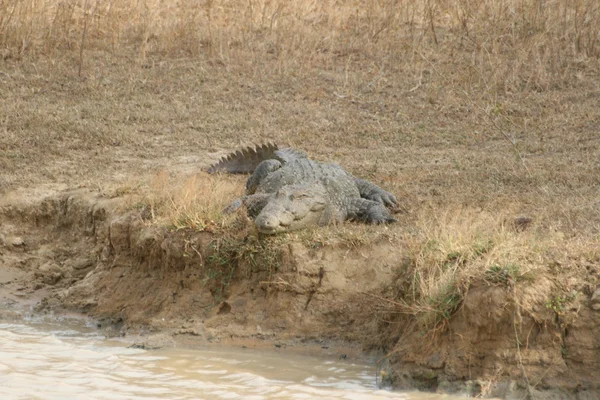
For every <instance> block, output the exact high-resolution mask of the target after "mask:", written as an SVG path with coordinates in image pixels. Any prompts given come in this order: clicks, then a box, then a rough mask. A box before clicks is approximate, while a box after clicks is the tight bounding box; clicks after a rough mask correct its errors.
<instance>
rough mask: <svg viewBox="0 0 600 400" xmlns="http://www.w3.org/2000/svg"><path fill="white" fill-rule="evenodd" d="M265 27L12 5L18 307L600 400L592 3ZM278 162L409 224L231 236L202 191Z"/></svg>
mask: <svg viewBox="0 0 600 400" xmlns="http://www.w3.org/2000/svg"><path fill="white" fill-rule="evenodd" d="M259 3H260V4H259V5H257V4H258V3H255V2H249V3H247V2H240V1H238V0H233V1H210V2H205V3H202V4H201V3H198V2H185V1H184V2H180V3H178V4H173V5H164V4H163V3H162V2H159V1H147V2H142V3H140V2H133V1H129V0H117V1H114V2H109V3H106V4H104V3H102V4H101V3H94V2H82V1H78V0H73V1H66V2H60V3H56V2H54V1H45V0H44V1H39V2H35V4H34V3H27V2H5V3H2V4H1V5H0V98H1V99H2V101H1V102H0V171H1V173H0V297H1V298H2V300H1V301H2V302H4V303H6V304H14V305H15V307H25V308H31V309H32V310H34V311H35V312H37V313H44V312H49V313H60V312H73V313H78V314H84V315H88V316H90V317H91V318H93V319H94V320H96V321H98V324H100V326H101V329H103V330H104V331H105V333H106V335H108V336H120V335H123V334H124V335H126V336H128V335H133V336H136V337H137V336H140V337H141V336H143V337H155V336H154V335H159V336H156V338H158V337H162V338H163V339H164V338H175V339H177V340H179V339H183V338H186V340H187V339H189V338H191V340H198V343H210V342H218V343H225V342H228V341H229V342H232V341H238V342H239V343H242V342H243V343H246V345H250V344H251V343H256V345H257V346H258V345H259V344H261V345H262V344H265V345H267V346H271V345H272V346H275V345H279V346H288V347H290V348H291V347H302V346H304V345H305V344H306V345H307V346H308V344H309V343H310V344H311V346H313V345H314V346H315V348H316V349H322V348H323V347H329V348H330V349H334V348H340V349H341V348H342V347H344V350H340V354H346V353H347V352H350V350H348V349H347V348H346V347H348V348H354V349H357V350H356V354H359V350H360V352H363V351H365V352H370V351H373V352H380V353H381V354H384V355H387V357H386V358H385V360H386V361H385V362H386V363H389V365H390V367H389V372H386V376H387V378H386V379H387V380H388V381H390V382H393V384H394V385H395V386H397V387H417V388H421V389H424V390H440V391H441V390H447V391H454V390H458V391H459V392H462V393H472V394H476V393H480V394H481V395H482V396H483V395H497V396H501V397H502V396H508V397H510V396H513V397H514V396H516V397H518V398H520V397H522V395H529V396H530V397H535V396H538V392H537V391H538V390H543V391H545V392H544V393H546V394H545V395H547V396H550V395H551V394H552V393H554V394H555V395H556V396H558V398H568V396H570V397H571V398H579V399H584V398H586V397H585V396H592V394H591V393H593V392H592V391H594V390H598V387H599V385H600V382H599V381H598V379H597V377H598V376H600V371H598V370H599V369H600V365H599V363H598V354H599V351H600V350H599V349H600V343H599V342H598V339H597V335H595V332H597V331H598V324H599V317H598V315H599V313H600V311H598V307H599V306H598V302H599V297H600V293H599V284H600V276H599V271H600V253H599V250H598V249H599V248H600V246H599V244H600V243H599V239H598V238H599V237H600V235H599V232H600V203H599V202H598V199H600V178H599V177H600V163H599V162H598V160H600V140H599V137H598V126H599V121H600V108H599V107H598V99H599V98H600V87H599V86H598V82H599V77H600V61H599V58H598V55H599V54H600V51H599V48H598V43H599V42H598V41H597V40H596V38H597V37H598V32H599V29H600V14H599V12H598V7H597V4H596V2H595V1H592V0H577V1H566V0H559V1H558V2H557V3H556V7H550V6H540V3H539V2H537V1H536V2H527V1H526V2H513V1H510V0H506V1H504V0H503V1H499V2H496V3H495V4H496V5H497V7H489V5H488V4H487V3H481V4H477V5H475V4H470V3H469V4H467V3H468V2H466V3H465V2H462V1H450V2H439V1H417V2H402V1H400V2H397V1H382V2H377V4H374V5H373V6H372V7H362V6H360V4H355V3H353V2H342V3H339V2H334V3H327V2H322V3H319V4H316V3H314V4H313V3H311V2H306V1H299V2H284V1H271V2H259ZM7 16H8V17H7ZM267 141H270V142H276V143H278V144H281V145H291V146H293V147H295V148H298V149H301V150H303V151H306V152H307V153H308V154H309V156H310V157H311V158H314V159H316V160H320V161H325V162H335V163H337V164H339V165H341V166H342V167H343V168H345V169H346V170H347V171H349V172H351V173H352V174H354V175H355V176H357V177H361V178H365V179H368V180H370V181H372V182H374V183H376V184H378V185H380V186H381V187H383V188H385V189H386V190H389V191H390V192H392V193H394V194H395V195H396V197H398V199H399V200H400V209H401V212H400V213H398V214H396V218H397V219H398V223H397V224H394V225H390V226H385V227H366V226H362V225H360V224H354V223H347V224H342V225H340V226H331V227H323V228H319V229H315V230H308V231H305V232H298V233H294V234H290V235H282V236H278V237H275V238H264V237H260V236H258V235H257V234H256V232H255V231H254V229H253V227H252V224H251V223H250V222H249V221H248V220H247V219H245V217H244V216H243V215H242V214H236V215H234V216H233V217H225V216H223V215H222V213H221V210H222V208H223V207H224V206H225V205H227V204H228V202H230V201H231V200H232V199H233V198H235V197H236V196H237V195H239V194H240V193H242V191H243V187H244V178H243V177H229V176H208V175H206V174H204V173H203V172H202V171H203V169H204V168H206V167H207V166H208V165H210V164H211V163H212V162H214V161H216V160H218V159H219V157H221V156H223V155H224V154H227V153H228V152H229V151H232V150H235V149H238V148H240V147H242V146H246V145H252V144H257V143H265V142H267ZM175 339H173V340H175ZM157 340H158V341H159V342H160V340H162V339H157ZM165 340H166V341H167V342H166V343H168V342H170V340H171V339H165ZM236 343H237V342H236ZM142 345H145V344H143V343H142ZM191 345H193V344H191ZM148 346H153V344H151V343H150V344H148ZM345 346H346V347H345ZM323 350H324V349H323ZM335 351H337V350H335ZM336 354H337V353H336ZM348 354H349V353H348ZM548 390H554V391H555V392H548ZM556 391H559V392H556ZM560 391H563V392H560ZM557 393H558V394H557ZM561 396H562V397H561Z"/></svg>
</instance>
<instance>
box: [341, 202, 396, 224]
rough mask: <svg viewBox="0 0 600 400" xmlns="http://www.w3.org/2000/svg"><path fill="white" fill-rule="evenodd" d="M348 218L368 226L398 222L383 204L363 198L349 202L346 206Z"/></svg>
mask: <svg viewBox="0 0 600 400" xmlns="http://www.w3.org/2000/svg"><path fill="white" fill-rule="evenodd" d="M346 217H347V219H350V220H357V221H361V222H366V223H368V224H389V223H392V222H396V221H397V220H396V218H394V217H393V216H392V214H390V211H389V210H388V209H387V208H386V207H385V206H384V205H383V204H382V203H380V202H378V201H374V200H367V199H363V198H361V197H357V198H354V199H351V200H349V202H348V203H347V204H346Z"/></svg>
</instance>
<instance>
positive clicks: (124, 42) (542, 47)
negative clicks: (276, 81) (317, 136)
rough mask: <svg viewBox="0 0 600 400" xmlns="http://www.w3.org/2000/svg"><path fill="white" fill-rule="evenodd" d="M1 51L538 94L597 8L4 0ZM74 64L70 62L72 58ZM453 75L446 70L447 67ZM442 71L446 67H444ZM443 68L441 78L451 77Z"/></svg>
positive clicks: (445, 1) (595, 32)
mask: <svg viewBox="0 0 600 400" xmlns="http://www.w3.org/2000/svg"><path fill="white" fill-rule="evenodd" d="M0 48H2V49H3V51H4V52H5V56H7V54H10V55H14V56H24V55H33V56H35V55H40V54H56V52H57V51H60V52H64V51H68V50H72V51H77V52H82V51H83V50H84V48H86V49H90V50H101V51H108V52H111V53H123V52H125V53H127V54H130V53H131V51H132V50H134V53H135V54H137V55H138V56H139V57H140V58H141V59H145V58H146V57H148V56H152V55H157V54H163V55H164V54H169V55H175V56H180V55H182V54H183V55H188V56H190V55H191V56H202V57H208V58H210V59H215V60H218V61H219V62H221V63H223V64H224V65H226V66H227V67H229V68H235V67H242V68H249V67H250V68H254V69H256V70H257V71H258V72H261V70H262V69H264V68H266V67H265V64H268V65H269V66H268V68H269V70H270V71H272V70H273V67H274V68H275V71H279V72H282V73H303V72H306V71H307V70H310V69H312V68H314V67H318V68H325V69H332V68H340V67H341V68H344V67H346V68H352V67H353V64H354V62H356V61H357V60H372V61H373V62H374V64H375V65H376V68H379V69H380V70H381V71H382V73H384V72H385V70H386V69H391V68H399V67H400V68H406V69H407V72H409V73H412V74H415V77H421V79H423V72H424V70H430V69H431V68H430V65H429V63H433V64H434V65H435V66H436V68H437V69H438V70H439V71H441V72H444V71H447V75H448V76H447V79H449V80H451V81H452V83H453V84H455V85H457V84H460V86H461V87H466V88H470V87H472V86H476V87H477V88H479V89H481V88H488V89H493V90H518V89H522V88H534V89H544V88H547V87H551V86H552V85H556V84H561V83H564V82H565V79H564V78H565V75H568V74H570V73H573V71H574V70H579V69H581V68H582V66H583V64H582V63H584V62H585V60H586V59H589V58H594V59H597V58H598V57H599V56H600V4H599V3H598V2H597V1H596V0H549V1H539V0H486V1H474V0H419V1H411V0H380V1H375V2H370V1H364V0H363V1H361V0H346V1H341V2H340V1H332V0H329V1H319V2H315V1H308V0H300V1H295V2H291V1H285V0H257V1H254V0H204V1H201V2H199V1H192V0H181V1H179V2H171V1H166V0H144V1H138V0H135V1H134V0H110V1H99V0H64V1H60V2H57V1H53V0H5V1H2V2H0ZM80 65H81V62H80ZM457 65H458V66H460V67H461V68H456V66H457ZM448 67H451V68H450V69H449V68H448ZM450 71H452V72H450Z"/></svg>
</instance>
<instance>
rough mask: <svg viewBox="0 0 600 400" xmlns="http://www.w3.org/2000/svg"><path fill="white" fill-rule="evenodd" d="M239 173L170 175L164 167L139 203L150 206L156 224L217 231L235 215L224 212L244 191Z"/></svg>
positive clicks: (153, 221)
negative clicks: (238, 176) (233, 174)
mask: <svg viewBox="0 0 600 400" xmlns="http://www.w3.org/2000/svg"><path fill="white" fill-rule="evenodd" d="M236 178H237V177H229V176H220V175H208V174H206V173H200V174H195V175H192V176H188V177H180V176H179V177H177V176H169V174H168V173H167V172H165V171H161V172H160V173H159V174H157V175H156V176H155V177H154V179H152V182H151V185H150V188H149V190H143V191H142V192H143V193H144V196H143V199H142V200H141V202H140V203H138V205H139V204H141V205H143V206H144V207H147V210H148V211H149V213H150V217H151V221H152V223H154V224H158V225H166V226H170V227H173V228H175V229H182V228H190V229H194V230H198V231H208V232H214V231H217V230H222V229H223V228H226V227H227V226H228V224H229V225H231V223H232V221H233V219H234V216H233V215H225V214H223V209H224V208H225V207H227V206H228V205H229V204H230V203H231V201H232V200H233V199H235V198H236V197H238V196H240V195H241V194H242V191H241V188H242V186H241V185H240V182H239V179H236Z"/></svg>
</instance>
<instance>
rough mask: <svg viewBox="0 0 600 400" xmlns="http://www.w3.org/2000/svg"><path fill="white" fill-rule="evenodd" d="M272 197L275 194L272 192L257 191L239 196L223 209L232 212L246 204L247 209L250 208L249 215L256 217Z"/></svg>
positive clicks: (225, 211)
mask: <svg viewBox="0 0 600 400" xmlns="http://www.w3.org/2000/svg"><path fill="white" fill-rule="evenodd" d="M272 197H273V195H272V194H270V193H256V194H251V195H249V196H242V197H238V198H237V199H235V200H234V201H233V203H231V204H230V205H228V206H227V207H226V208H225V209H224V210H223V213H225V214H231V213H233V212H235V211H237V210H238V209H239V208H240V207H242V206H246V209H247V210H248V216H249V217H250V218H254V217H256V216H257V215H258V214H260V212H261V211H262V209H263V208H265V206H266V205H267V203H268V202H269V200H270V199H271V198H272Z"/></svg>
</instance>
